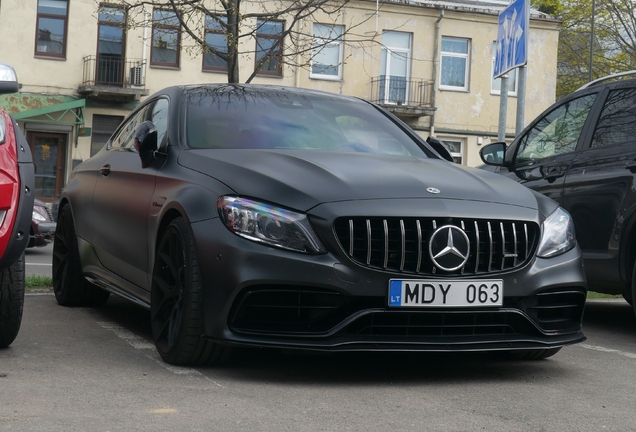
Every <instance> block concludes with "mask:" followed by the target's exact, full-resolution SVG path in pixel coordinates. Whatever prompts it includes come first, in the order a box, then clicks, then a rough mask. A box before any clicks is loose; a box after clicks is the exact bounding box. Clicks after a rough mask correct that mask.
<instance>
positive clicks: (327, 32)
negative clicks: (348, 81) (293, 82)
mask: <svg viewBox="0 0 636 432" xmlns="http://www.w3.org/2000/svg"><path fill="white" fill-rule="evenodd" d="M343 32H344V27H343V26H339V25H326V24H314V43H313V47H312V53H311V73H310V74H309V76H310V77H311V78H323V79H342V51H343V50H342V45H343V44H342V33H343Z"/></svg>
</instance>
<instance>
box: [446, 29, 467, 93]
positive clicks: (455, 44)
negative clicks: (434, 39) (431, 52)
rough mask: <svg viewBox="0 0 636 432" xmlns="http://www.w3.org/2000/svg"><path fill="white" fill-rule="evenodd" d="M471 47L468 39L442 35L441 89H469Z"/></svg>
mask: <svg viewBox="0 0 636 432" xmlns="http://www.w3.org/2000/svg"><path fill="white" fill-rule="evenodd" d="M469 47H470V41H469V40H468V39H460V38H453V37H442V62H441V66H440V68H441V73H440V77H441V81H440V86H439V87H440V88H441V89H447V90H468V69H469V68H468V64H469V63H468V62H469V58H468V52H469Z"/></svg>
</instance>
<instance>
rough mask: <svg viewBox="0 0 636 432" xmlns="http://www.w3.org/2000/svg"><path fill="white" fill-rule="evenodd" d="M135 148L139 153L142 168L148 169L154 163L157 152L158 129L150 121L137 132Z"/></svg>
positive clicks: (141, 125) (138, 128)
mask: <svg viewBox="0 0 636 432" xmlns="http://www.w3.org/2000/svg"><path fill="white" fill-rule="evenodd" d="M135 148H136V149H137V151H138V152H139V158H140V159H141V167H142V168H146V167H148V166H149V165H150V163H151V162H152V158H153V157H154V153H155V150H157V129H156V128H155V125H154V123H153V122H151V121H150V120H146V121H145V122H143V123H142V124H140V125H139V126H137V130H136V131H135Z"/></svg>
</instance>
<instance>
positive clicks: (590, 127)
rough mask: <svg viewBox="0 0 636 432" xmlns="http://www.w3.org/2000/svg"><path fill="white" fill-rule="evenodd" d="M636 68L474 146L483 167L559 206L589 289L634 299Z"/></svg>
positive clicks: (594, 83)
mask: <svg viewBox="0 0 636 432" xmlns="http://www.w3.org/2000/svg"><path fill="white" fill-rule="evenodd" d="M628 76H631V77H634V76H636V71H630V72H625V73H621V74H616V75H612V76H608V77H604V78H601V79H598V80H596V81H592V82H590V83H588V84H586V85H585V86H584V87H582V88H580V89H579V90H577V91H576V92H574V93H572V94H571V95H569V96H567V97H565V98H563V99H561V100H559V101H558V102H556V103H555V104H554V105H552V106H551V107H550V108H548V109H547V110H546V111H544V112H543V113H542V114H541V115H540V116H539V117H537V119H535V120H534V121H532V123H530V125H529V126H528V127H526V128H525V129H524V130H523V132H522V133H521V134H520V135H519V136H517V138H516V139H515V140H514V141H513V142H512V144H511V145H510V146H509V147H508V148H506V145H505V144H504V143H494V144H490V145H487V146H485V147H483V148H482V149H481V151H480V154H481V158H482V160H483V161H484V162H485V163H486V165H482V168H486V169H489V170H491V171H495V172H498V173H500V174H503V175H506V176H508V177H510V178H513V179H515V180H517V181H518V182H520V183H522V184H524V185H526V186H528V187H529V188H531V189H534V190H536V191H539V192H541V193H543V194H545V195H547V196H549V197H551V198H553V199H554V200H556V201H558V202H559V204H561V206H562V207H564V208H565V209H566V210H567V211H568V212H570V214H571V215H572V218H573V220H574V226H575V228H576V237H577V241H578V243H579V245H580V247H581V249H582V250H583V256H584V259H585V270H586V275H587V279H588V283H589V289H590V290H591V291H597V292H603V293H609V294H622V295H623V296H624V297H625V299H626V300H627V301H628V302H629V303H630V304H633V303H634V302H633V301H632V299H633V298H636V266H635V265H634V262H635V260H636V79H634V78H627V77H628Z"/></svg>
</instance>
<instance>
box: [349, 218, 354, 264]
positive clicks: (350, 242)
mask: <svg viewBox="0 0 636 432" xmlns="http://www.w3.org/2000/svg"><path fill="white" fill-rule="evenodd" d="M353 239H354V236H353V219H349V256H353V243H354V242H353Z"/></svg>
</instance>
